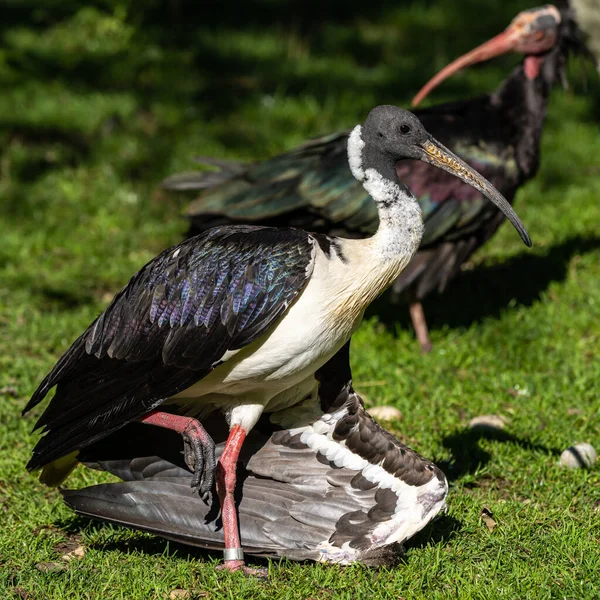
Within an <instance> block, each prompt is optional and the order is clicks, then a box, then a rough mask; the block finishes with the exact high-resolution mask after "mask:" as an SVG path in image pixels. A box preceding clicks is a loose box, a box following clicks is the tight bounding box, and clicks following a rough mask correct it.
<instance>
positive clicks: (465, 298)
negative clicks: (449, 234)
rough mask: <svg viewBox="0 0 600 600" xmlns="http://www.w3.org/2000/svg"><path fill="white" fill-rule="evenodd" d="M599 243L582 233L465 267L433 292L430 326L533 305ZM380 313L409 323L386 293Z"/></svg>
mask: <svg viewBox="0 0 600 600" xmlns="http://www.w3.org/2000/svg"><path fill="white" fill-rule="evenodd" d="M598 248H600V237H592V238H582V237H580V236H577V237H573V238H570V239H568V240H567V241H565V242H563V243H562V244H558V245H556V246H553V247H552V248H550V249H549V250H548V252H547V253H546V254H545V255H543V256H540V255H535V254H530V253H527V252H524V253H523V254H519V255H518V256H515V257H514V258H512V259H510V260H508V261H506V262H505V263H502V264H499V265H493V266H489V267H486V266H482V267H479V268H477V269H474V270H473V271H467V272H464V273H462V274H461V275H460V276H459V277H458V278H457V279H455V280H454V281H453V282H452V283H451V284H450V286H449V288H448V290H447V291H446V292H445V293H444V294H443V295H432V296H430V297H429V298H427V299H426V300H425V302H424V303H423V305H424V310H425V315H426V317H427V322H428V324H429V327H430V329H436V328H442V327H444V326H448V327H469V326H470V325H472V324H473V323H477V322H479V321H482V320H483V319H485V318H488V317H493V318H499V317H500V316H501V314H502V312H503V311H504V310H506V309H507V308H509V307H510V306H511V305H513V304H514V303H516V305H517V306H531V305H533V304H534V303H535V302H536V301H538V300H540V298H541V295H542V293H543V292H544V291H545V290H547V288H548V286H549V285H550V283H552V282H554V281H564V280H565V279H566V277H567V272H568V267H569V262H570V261H571V259H572V257H573V256H575V255H578V254H585V253H586V252H591V251H593V250H597V249H598ZM375 314H376V315H378V316H379V318H380V320H381V321H382V323H384V325H386V326H388V327H389V328H390V329H391V330H393V329H394V328H395V327H396V326H398V325H399V326H401V327H402V328H410V319H409V316H408V310H406V307H404V306H402V305H394V304H392V303H391V302H390V300H389V298H388V296H387V295H384V296H383V297H382V298H381V299H380V300H379V301H377V302H375V303H374V304H373V305H371V307H370V308H369V310H368V311H367V317H368V316H372V315H375Z"/></svg>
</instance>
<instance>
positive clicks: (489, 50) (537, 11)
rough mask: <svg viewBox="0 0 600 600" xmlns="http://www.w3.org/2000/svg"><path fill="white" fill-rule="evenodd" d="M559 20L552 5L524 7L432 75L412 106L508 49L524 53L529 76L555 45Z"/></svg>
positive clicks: (506, 51)
mask: <svg viewBox="0 0 600 600" xmlns="http://www.w3.org/2000/svg"><path fill="white" fill-rule="evenodd" d="M560 22H561V14H560V11H559V10H558V9H557V8H556V7H555V6H553V5H552V4H547V5H546V6H541V7H538V8H532V9H529V10H524V11H523V12H521V13H519V14H518V15H517V16H516V17H515V18H514V19H513V20H512V22H511V23H510V25H509V26H508V27H507V28H506V29H505V30H504V31H503V32H502V33H500V34H498V35H497V36H495V37H493V38H492V39H491V40H488V41H487V42H484V43H483V44H481V45H480V46H477V48H474V49H473V50H471V51H470V52H467V53H466V54H463V55H462V56H459V57H458V58H457V59H456V60H454V61H453V62H451V63H450V64H449V65H447V66H446V67H444V68H443V69H442V70H441V71H440V72H439V73H437V75H435V76H434V77H432V78H431V79H430V80H429V81H428V82H427V83H426V84H425V85H424V86H423V87H422V88H421V89H420V90H419V92H418V93H417V95H416V96H415V97H414V98H413V101H412V105H413V106H418V105H419V104H420V103H421V102H422V101H423V99H424V98H425V97H426V96H428V95H429V94H430V93H431V91H432V90H433V89H435V88H436V87H438V85H440V83H442V81H444V80H446V79H448V78H449V77H451V76H452V75H454V74H455V73H458V71H461V70H462V69H464V68H466V67H470V66H471V65H474V64H477V63H480V62H483V61H486V60H490V59H491V58H494V57H496V56H500V55H502V54H506V53H508V52H520V53H522V54H525V55H527V57H528V60H526V61H525V72H526V74H527V76H528V77H530V78H532V79H533V78H534V77H535V76H536V74H537V71H538V70H539V67H540V64H541V59H540V55H541V54H543V53H544V52H547V51H548V50H550V49H551V48H552V47H554V45H555V44H556V36H557V26H558V24H559V23H560Z"/></svg>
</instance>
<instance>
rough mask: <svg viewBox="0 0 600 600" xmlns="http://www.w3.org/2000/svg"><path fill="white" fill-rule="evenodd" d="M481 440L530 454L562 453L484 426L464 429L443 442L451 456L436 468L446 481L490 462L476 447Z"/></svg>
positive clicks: (485, 452) (483, 451) (478, 447)
mask: <svg viewBox="0 0 600 600" xmlns="http://www.w3.org/2000/svg"><path fill="white" fill-rule="evenodd" d="M481 440H494V441H497V442H506V443H509V444H514V445H517V446H519V447H520V448H523V449H525V450H528V451H530V452H544V453H545V454H550V455H554V456H559V455H560V453H561V450H559V449H557V448H550V447H548V446H544V445H542V444H534V443H532V442H530V441H529V440H526V439H522V438H520V437H517V436H515V435H513V434H511V433H508V432H506V431H502V430H501V429H493V428H485V427H481V428H473V429H463V430H460V431H458V432H456V433H453V434H452V435H448V436H446V437H444V439H443V440H442V443H443V445H444V447H445V448H447V449H448V450H450V452H451V454H452V457H451V458H450V459H447V460H442V461H439V462H437V465H438V466H439V467H440V469H442V471H443V472H444V474H445V475H446V477H447V478H448V481H456V480H457V479H459V478H460V477H462V476H463V475H466V474H470V473H475V472H476V471H477V470H478V469H480V468H481V467H483V466H485V465H486V464H487V463H488V462H490V460H491V459H492V455H491V454H490V453H489V452H487V451H486V450H484V449H483V448H481V446H480V445H479V442H480V441H481Z"/></svg>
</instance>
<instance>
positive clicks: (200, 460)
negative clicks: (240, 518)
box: [140, 410, 216, 502]
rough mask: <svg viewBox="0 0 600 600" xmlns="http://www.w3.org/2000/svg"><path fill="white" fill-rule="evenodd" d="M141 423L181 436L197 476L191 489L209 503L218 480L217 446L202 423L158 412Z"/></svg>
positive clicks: (186, 462) (186, 456)
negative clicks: (216, 469)
mask: <svg viewBox="0 0 600 600" xmlns="http://www.w3.org/2000/svg"><path fill="white" fill-rule="evenodd" d="M140 422H141V423H144V424H146V425H155V426H157V427H163V428H164V429H171V430H172V431H176V432H177V433H179V434H180V435H181V437H182V438H183V448H184V454H183V456H184V459H185V464H186V465H187V466H188V467H189V468H190V470H191V471H192V473H193V474H194V477H193V478H192V484H191V485H192V487H193V488H194V489H196V490H198V493H199V494H200V497H201V498H202V499H203V500H204V501H205V502H206V501H207V500H208V495H209V492H210V491H211V489H212V486H213V483H214V477H215V467H216V460H215V443H214V441H213V439H212V438H211V437H210V435H209V434H208V433H207V431H206V429H204V427H202V425H201V424H200V421H198V420H197V419H194V418H192V417H183V416H181V415H174V414H171V413H168V412H161V411H159V410H155V411H152V412H151V413H149V414H147V415H146V416H145V417H142V418H141V419H140Z"/></svg>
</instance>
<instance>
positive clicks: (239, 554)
mask: <svg viewBox="0 0 600 600" xmlns="http://www.w3.org/2000/svg"><path fill="white" fill-rule="evenodd" d="M223 558H224V559H225V560H244V551H243V550H242V549H241V548H225V550H223Z"/></svg>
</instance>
